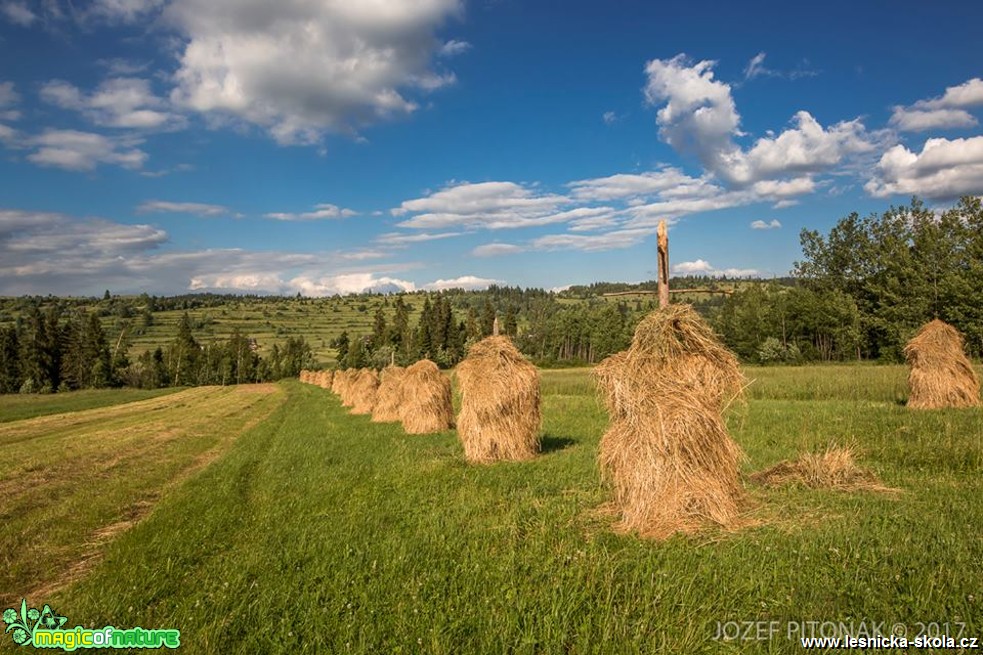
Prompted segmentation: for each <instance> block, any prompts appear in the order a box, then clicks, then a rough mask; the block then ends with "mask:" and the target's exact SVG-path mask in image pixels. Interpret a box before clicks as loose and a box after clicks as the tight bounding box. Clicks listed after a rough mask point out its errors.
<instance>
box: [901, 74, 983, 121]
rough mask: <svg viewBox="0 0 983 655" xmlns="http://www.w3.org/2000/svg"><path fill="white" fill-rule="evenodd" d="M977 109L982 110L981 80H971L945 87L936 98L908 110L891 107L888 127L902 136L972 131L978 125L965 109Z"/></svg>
mask: <svg viewBox="0 0 983 655" xmlns="http://www.w3.org/2000/svg"><path fill="white" fill-rule="evenodd" d="M979 106H983V80H981V79H980V78H978V77H974V78H973V79H971V80H967V81H966V82H963V83H962V84H959V85H957V86H950V87H948V88H947V89H946V90H945V93H944V94H942V95H941V96H939V97H937V98H929V99H927V100H919V101H918V102H916V103H914V104H913V105H911V106H909V107H903V106H897V107H895V108H894V111H893V113H892V114H891V125H893V126H894V127H896V128H897V129H899V130H901V131H902V132H924V131H925V130H932V129H953V128H963V127H974V126H975V125H977V124H978V122H977V120H976V118H974V117H973V116H972V114H970V113H969V112H967V111H966V109H967V108H970V107H979Z"/></svg>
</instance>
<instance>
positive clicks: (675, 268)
mask: <svg viewBox="0 0 983 655" xmlns="http://www.w3.org/2000/svg"><path fill="white" fill-rule="evenodd" d="M672 272H673V273H676V274H678V275H709V276H712V277H724V276H726V277H758V276H759V275H761V272H760V271H758V270H757V269H754V268H724V269H718V268H716V267H714V266H713V265H712V264H711V263H710V262H708V261H706V260H705V259H697V260H695V261H691V262H679V263H678V264H673V265H672Z"/></svg>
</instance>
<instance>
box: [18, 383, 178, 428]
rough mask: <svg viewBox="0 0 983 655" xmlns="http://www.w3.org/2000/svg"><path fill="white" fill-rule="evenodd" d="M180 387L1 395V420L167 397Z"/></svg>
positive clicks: (22, 418)
mask: <svg viewBox="0 0 983 655" xmlns="http://www.w3.org/2000/svg"><path fill="white" fill-rule="evenodd" d="M178 390H179V389H177V388H173V389H84V390H82V391H70V392H66V393H57V394H0V423H7V422H9V421H22V420H24V419H28V418H34V417H36V416H47V415H48V414H63V413H65V412H80V411H83V410H86V409H95V408H97V407H111V406H113V405H122V404H125V403H132V402H136V401H138V400H147V399H150V398H156V397H158V396H166V395H167V394H170V393H174V392H176V391H178Z"/></svg>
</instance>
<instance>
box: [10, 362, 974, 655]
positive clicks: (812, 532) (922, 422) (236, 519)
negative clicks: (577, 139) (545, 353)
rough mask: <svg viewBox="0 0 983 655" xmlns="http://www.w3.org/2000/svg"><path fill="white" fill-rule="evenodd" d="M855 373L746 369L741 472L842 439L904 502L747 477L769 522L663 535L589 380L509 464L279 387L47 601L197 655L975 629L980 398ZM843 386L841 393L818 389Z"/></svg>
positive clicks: (554, 403) (622, 649) (711, 644)
mask: <svg viewBox="0 0 983 655" xmlns="http://www.w3.org/2000/svg"><path fill="white" fill-rule="evenodd" d="M845 368H847V369H851V370H844V369H841V368H834V369H831V370H827V371H825V374H823V371H819V372H818V373H817V376H816V377H810V376H809V375H804V376H803V377H802V379H796V378H786V377H784V376H785V373H784V370H785V369H758V370H752V371H750V374H751V377H756V378H757V379H758V382H757V383H756V385H757V390H756V391H755V392H754V395H752V396H751V398H750V399H749V400H748V402H747V404H746V406H744V407H743V408H738V410H737V411H736V412H735V413H734V414H733V415H732V417H731V421H730V423H731V428H732V431H733V434H734V436H735V439H736V440H737V441H738V442H739V443H740V444H741V445H742V446H743V447H744V448H745V450H746V452H747V454H748V461H747V463H746V465H745V471H746V472H748V471H751V470H757V469H761V468H764V467H766V466H769V465H771V464H773V463H775V462H776V461H778V460H780V459H784V458H788V457H792V456H794V455H796V454H797V453H799V452H801V451H803V450H818V449H821V448H824V447H825V446H826V445H828V444H829V443H830V442H832V441H836V442H839V443H850V444H853V445H856V446H857V447H858V448H859V450H860V452H861V454H862V458H863V463H864V464H866V465H868V466H871V467H872V468H874V469H875V470H876V472H877V473H878V474H879V475H880V477H881V478H882V479H883V480H884V482H885V483H886V484H888V485H890V486H893V487H897V488H899V489H901V492H900V493H898V494H870V493H864V494H843V493H837V492H831V491H809V490H805V489H800V488H785V489H764V488H758V487H751V488H750V489H751V492H750V493H751V497H752V500H753V502H754V507H753V508H752V509H751V510H750V513H749V518H750V519H752V520H753V521H755V522H756V523H757V525H756V527H750V528H746V529H744V530H742V531H739V532H736V533H720V532H714V531H710V532H707V533H704V534H701V535H700V536H698V537H696V538H681V537H676V538H673V539H671V540H669V541H667V542H664V543H653V542H644V541H640V540H638V539H636V538H634V537H631V536H621V535H616V534H614V533H612V532H611V531H610V529H609V524H610V517H608V516H605V515H604V514H603V513H599V512H598V511H597V508H598V507H599V506H601V505H602V503H603V502H604V500H605V499H606V498H607V493H606V491H605V488H604V486H603V484H602V482H601V481H600V480H599V477H598V472H597V467H596V462H595V458H596V452H597V443H598V439H599V437H600V435H601V433H602V432H603V430H604V427H605V424H606V418H605V416H604V412H603V410H602V409H601V407H600V405H599V403H598V402H597V400H596V398H595V396H594V394H593V392H592V391H591V387H590V384H589V381H588V379H587V376H586V373H585V371H582V370H581V371H555V372H553V371H551V372H544V374H543V380H544V385H543V391H544V397H543V402H544V419H545V422H544V444H545V452H544V454H543V455H542V456H541V457H539V458H537V459H535V460H533V461H530V462H524V463H517V464H498V465H494V466H468V465H466V464H465V463H464V462H463V460H462V457H461V451H460V447H459V444H458V443H457V441H456V437H455V435H454V433H453V432H448V433H444V434H441V435H436V436H428V437H420V436H414V437H410V436H406V435H404V434H403V433H402V432H401V430H400V429H399V427H398V426H396V425H379V424H372V423H370V422H369V421H368V419H367V417H358V416H350V415H348V414H347V412H346V411H345V410H344V409H343V408H341V407H340V405H339V404H338V401H337V399H336V398H335V397H334V396H332V395H331V394H330V393H329V392H327V391H325V390H323V389H319V388H316V387H313V386H311V385H301V384H299V383H294V382H287V383H283V384H282V385H281V386H282V388H283V389H284V391H285V392H286V395H287V398H286V401H285V402H284V403H283V404H282V405H280V406H279V407H277V408H276V409H275V410H274V411H273V413H272V414H271V415H270V417H269V418H268V419H267V420H265V421H263V422H262V423H260V424H258V425H257V426H255V427H254V428H253V429H252V430H250V431H248V432H247V433H246V434H244V435H243V436H242V437H241V438H239V439H238V440H237V441H235V443H233V444H232V445H231V447H230V449H229V450H228V454H227V455H225V456H224V457H222V458H221V459H219V460H218V461H216V462H214V463H213V464H212V465H211V466H209V467H208V468H206V469H205V470H204V471H202V472H201V473H200V474H199V475H197V476H195V477H193V478H192V479H190V480H188V481H187V482H186V483H185V484H183V485H181V486H180V487H177V488H175V489H173V491H171V492H170V493H168V494H167V495H166V496H165V497H164V498H163V500H162V501H161V503H160V504H159V506H158V507H157V509H156V510H155V511H154V513H153V514H152V515H151V516H150V517H149V518H148V519H147V520H146V521H144V522H142V523H140V524H139V525H137V526H136V527H135V528H133V529H132V530H129V531H127V532H125V533H124V534H122V535H120V536H119V538H118V539H117V540H116V541H115V542H113V543H112V545H111V546H110V547H109V549H108V553H107V557H106V560H105V561H104V562H103V563H102V564H101V565H99V566H97V567H96V568H95V570H94V571H93V572H92V573H91V575H89V576H88V577H86V578H85V579H83V580H81V581H80V582H79V583H78V584H76V585H74V586H72V587H70V588H69V589H67V590H65V591H63V592H61V593H58V594H53V595H51V596H46V597H45V598H38V599H36V602H50V603H51V604H52V606H54V607H56V608H57V609H58V610H59V611H61V612H62V613H64V614H66V615H68V616H69V617H71V620H72V621H77V622H79V623H82V624H84V625H92V626H103V625H106V624H112V625H116V626H121V627H128V626H134V625H140V626H143V627H174V628H179V629H181V630H182V643H183V644H184V647H185V648H186V649H188V650H189V652H201V653H212V652H214V653H248V652H270V653H276V652H300V653H322V652H332V653H348V652H357V653H378V652H392V653H411V652H412V653H415V652H432V653H459V652H475V653H502V652H515V653H554V652H555V653H560V652H568V653H569V652H573V653H594V652H603V653H611V652H618V653H642V652H685V653H704V652H720V651H721V650H722V649H725V648H727V649H729V650H733V651H734V652H798V651H799V648H798V644H797V643H793V642H789V641H786V640H785V639H784V637H783V636H781V637H776V639H774V640H770V641H762V642H742V643H731V644H721V643H719V642H716V641H714V640H713V635H714V633H715V630H716V624H717V622H726V621H751V620H763V621H778V622H781V623H782V624H783V625H785V622H804V621H836V622H840V621H843V622H847V621H851V620H852V621H855V622H856V621H861V620H866V621H868V622H870V621H885V622H887V625H891V624H892V623H893V622H904V623H907V624H908V625H910V626H913V627H914V626H915V624H916V623H918V622H922V623H925V622H931V621H938V622H943V621H949V622H961V623H966V624H967V626H966V628H965V629H966V631H967V634H968V635H970V636H983V621H981V616H983V612H981V603H983V541H981V540H980V538H979V527H978V526H979V525H981V524H983V503H980V502H979V498H980V497H981V492H983V478H981V476H980V473H981V472H983V419H981V415H980V412H978V411H936V412H911V411H908V410H906V409H905V408H904V407H902V406H900V405H898V404H897V403H896V402H895V401H894V394H895V390H894V386H893V382H892V381H891V380H892V378H891V377H890V376H887V375H885V376H884V377H883V378H876V376H875V377H874V378H871V380H870V381H869V385H867V386H865V385H852V384H851V382H850V380H849V379H848V378H849V376H850V375H851V371H852V369H853V367H845ZM773 371H780V372H779V373H775V374H774V375H773V374H772V372H773ZM898 371H901V369H898V370H897V371H896V372H898ZM877 375H879V374H877ZM830 377H833V378H836V379H839V380H840V382H841V385H840V386H839V388H841V389H842V390H843V393H842V394H840V395H839V396H838V395H837V392H836V389H837V388H838V387H837V386H836V385H832V386H830V387H829V388H828V389H829V390H828V391H826V392H824V394H825V396H827V397H823V395H824V394H822V393H818V392H817V390H821V389H826V388H827V387H825V386H823V384H821V383H822V382H823V381H824V380H826V379H828V378H830ZM790 387H792V388H790ZM754 388H755V387H753V386H752V389H754ZM810 388H813V389H814V392H813V393H811V394H810V391H809V389H810ZM768 389H774V390H775V393H770V392H768ZM769 396H770V397H769ZM776 396H777V397H776ZM797 397H803V398H807V399H803V400H798V399H796V398H797ZM187 411H188V412H189V413H194V412H196V410H195V409H194V406H193V405H192V406H189V407H188V408H187ZM4 531H5V533H6V532H7V531H8V528H7V527H6V526H5V527H4ZM44 553H45V550H44V546H43V544H42V545H41V546H39V550H38V554H39V555H44ZM29 600H30V601H31V602H35V599H33V598H32V599H29Z"/></svg>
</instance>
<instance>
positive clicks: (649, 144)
mask: <svg viewBox="0 0 983 655" xmlns="http://www.w3.org/2000/svg"><path fill="white" fill-rule="evenodd" d="M571 11H572V12H573V13H578V12H581V13H585V14H586V13H589V12H591V11H593V12H598V10H597V9H596V8H593V9H592V8H590V7H588V6H587V5H583V6H581V5H580V4H579V3H573V5H572V9H571ZM618 11H620V10H618V9H611V10H609V13H608V14H605V13H604V12H601V13H597V14H596V20H597V22H599V23H600V24H604V22H605V20H606V18H607V17H608V16H610V17H611V18H616V16H615V14H616V13H617V12H618ZM692 11H693V16H692V17H691V19H692V20H693V21H699V20H700V17H699V8H698V7H694V8H693V10H692ZM967 11H973V10H969V9H968V10H967ZM516 12H520V13H521V10H518V9H516V8H509V7H496V6H490V7H485V8H479V7H477V6H472V5H470V4H468V3H466V2H464V1H462V0H366V1H365V2H359V3H347V2H334V1H330V2H325V1H322V0H295V1H293V2H290V3H287V4H283V3H263V2H256V3H248V4H246V5H243V4H242V3H241V2H235V1H233V0H125V1H124V0H91V1H89V2H83V3H68V2H60V1H58V0H48V1H46V2H28V1H27V0H0V53H2V54H3V56H4V57H6V58H7V60H8V61H17V62H18V64H17V66H16V67H15V69H13V70H8V71H6V72H5V73H4V74H3V76H0V152H2V153H3V161H0V176H2V179H5V180H7V181H9V182H10V184H5V187H6V189H5V190H4V191H2V192H0V294H3V295H19V294H28V293H56V294H95V293H101V290H102V289H104V288H112V289H114V290H116V291H120V292H139V291H148V292H155V293H181V292H187V291H206V290H207V291H226V292H242V293H275V294H295V293H302V294H304V295H311V296H318V295H330V294H345V293H358V292H363V291H377V292H395V291H412V290H418V289H446V288H452V287H463V288H469V289H475V288H482V287H485V286H488V285H489V284H521V285H523V286H540V287H544V288H551V287H553V288H556V287H560V286H563V285H566V284H569V283H570V282H576V283H584V282H589V281H592V280H597V279H602V278H603V279H643V278H645V277H651V275H652V266H653V264H652V258H651V256H650V253H649V250H651V247H650V246H651V239H652V236H653V235H654V233H655V230H656V228H657V225H658V223H659V221H661V220H667V221H668V222H669V223H670V224H671V225H672V226H673V231H674V232H675V233H676V235H677V239H676V240H674V247H673V253H674V259H675V260H678V261H674V262H673V266H672V270H673V272H674V273H676V274H680V275H713V276H719V275H727V276H766V275H783V274H785V273H786V272H787V271H788V268H789V265H790V263H791V261H792V260H793V259H795V258H796V254H797V253H796V244H797V241H796V239H797V237H796V235H797V232H798V229H800V228H802V227H810V228H816V227H819V228H822V227H824V226H829V225H831V223H832V221H835V219H836V218H838V216H839V215H842V214H843V213H846V210H847V209H848V208H849V210H851V211H852V210H853V209H856V208H860V209H863V208H877V207H883V206H885V203H887V202H898V201H900V202H904V201H906V200H907V199H908V198H910V197H911V196H913V195H918V196H920V197H922V198H925V199H927V200H928V201H929V202H931V203H936V204H938V205H940V206H944V205H945V204H946V203H950V202H952V201H953V200H954V199H956V198H958V197H959V196H961V195H983V135H981V134H979V114H980V112H981V111H983V80H981V78H980V71H978V70H973V69H972V66H973V60H972V59H971V58H967V57H961V58H960V55H961V53H962V51H960V50H958V48H960V47H961V46H959V45H958V43H957V39H949V40H947V41H946V44H944V45H943V46H940V47H943V48H952V49H953V50H952V51H951V52H944V53H942V54H943V55H944V56H947V57H950V59H953V60H957V61H959V62H960V66H958V67H957V66H953V67H952V69H953V70H952V71H947V72H946V74H945V75H941V74H939V73H938V71H937V70H936V69H932V68H931V67H927V68H926V69H925V70H922V71H919V70H917V67H915V68H912V67H911V66H909V67H907V68H906V69H905V70H904V71H899V72H902V73H905V74H907V75H908V77H909V80H908V82H909V83H908V84H900V83H899V84H896V85H893V86H891V85H887V84H875V83H872V82H871V81H869V80H868V79H866V78H864V73H863V72H862V71H863V70H864V67H865V66H869V65H871V62H869V61H866V60H865V61H858V62H844V61H843V60H842V59H841V57H842V54H841V53H838V52H837V53H834V52H833V51H832V50H827V51H820V52H818V54H813V53H810V52H807V51H805V46H803V51H802V52H799V51H797V50H796V49H795V47H794V46H789V45H788V44H787V43H784V44H783V45H779V44H778V42H777V41H776V42H774V43H767V44H766V45H768V48H765V49H762V47H761V45H762V44H761V43H748V42H747V39H737V38H732V39H731V41H732V42H731V43H729V44H728V47H727V48H726V51H727V52H730V53H734V56H733V57H731V58H729V59H725V58H720V59H708V58H701V57H700V56H698V55H699V53H700V52H706V51H708V50H713V51H715V52H716V51H718V49H716V48H712V47H710V46H711V44H713V43H716V42H717V41H714V40H713V36H714V35H713V34H712V33H711V34H708V35H707V36H706V37H705V39H703V38H700V37H697V36H694V37H692V41H693V43H692V44H689V47H686V48H685V49H683V48H679V50H674V51H672V52H660V51H659V49H655V50H654V51H653V50H652V49H651V48H649V46H648V45H644V44H647V43H649V41H650V40H651V36H652V35H651V34H650V33H649V32H648V31H647V30H646V29H645V28H646V26H648V27H653V26H656V25H657V23H656V22H655V21H654V17H652V18H653V20H652V21H647V20H645V19H644V18H643V19H640V20H639V25H638V30H637V33H626V34H620V35H618V43H620V44H622V45H624V44H637V45H638V47H637V48H631V47H624V48H619V49H617V51H616V50H614V49H612V51H611V52H612V54H610V55H608V56H604V55H603V54H602V55H596V53H595V54H591V56H596V60H593V59H592V60H591V65H592V66H593V67H594V68H596V69H598V70H600V71H601V73H600V76H599V77H597V78H592V81H591V86H590V87H588V88H585V89H582V90H581V91H580V92H577V89H578V87H576V86H570V84H568V82H567V81H566V80H567V79H569V72H568V70H569V69H570V67H571V66H573V65H574V64H575V63H576V62H583V61H584V57H586V56H588V55H586V54H583V52H582V51H581V50H578V49H577V48H576V46H575V45H572V44H574V43H575V42H576V39H575V38H573V37H575V36H576V34H567V33H565V30H566V29H567V27H566V25H565V23H564V21H563V17H561V16H555V15H553V16H551V15H548V14H547V15H542V16H540V15H537V14H533V13H532V12H530V13H529V14H522V15H521V16H520V15H519V14H517V13H516ZM520 17H521V18H525V19H526V20H525V22H524V23H523V24H526V25H528V26H529V27H530V29H532V31H535V29H534V28H536V27H541V28H543V29H545V28H546V26H547V25H550V26H551V28H552V29H554V30H556V31H557V32H559V34H560V35H561V37H562V39H561V41H559V42H560V43H566V44H567V46H566V47H567V48H569V50H568V51H564V50H562V49H560V48H557V50H556V51H548V52H546V51H542V50H539V49H537V48H538V47H539V46H537V45H536V43H537V42H536V40H535V38H533V37H532V36H530V39H529V41H528V42H525V41H523V40H522V36H521V35H519V34H513V35H512V37H511V38H513V39H515V41H514V42H509V41H508V39H506V38H504V37H503V36H502V35H503V34H505V32H503V31H502V30H503V29H505V28H503V25H511V24H514V22H515V21H516V20H517V19H518V18H520ZM915 19H916V18H915V17H913V18H912V20H915ZM679 20H683V21H685V20H689V19H687V18H685V17H684V18H680V19H679ZM748 20H749V21H750V20H753V16H752V17H749V18H748ZM787 20H788V21H789V25H791V24H792V23H794V21H795V17H794V16H790V17H788V18H787ZM720 21H721V25H722V26H723V25H725V24H726V23H727V20H726V17H721V18H720ZM577 24H578V23H577V22H576V21H571V23H570V25H577ZM947 27H952V26H951V25H949V26H947ZM669 28H671V26H669V27H666V28H664V29H669ZM569 29H577V28H575V27H571V28H569ZM684 31H685V30H684ZM710 32H713V30H712V29H711V30H710ZM558 38H560V37H558ZM598 38H601V37H598ZM762 38H764V37H762ZM803 38H805V37H803ZM742 41H743V42H742ZM792 42H794V39H793V40H792ZM96 43H101V44H105V45H104V47H100V48H99V50H98V51H99V52H100V56H99V57H95V56H93V57H91V58H90V59H86V58H85V57H81V58H80V57H78V53H79V52H87V51H90V50H91V51H95V44H96ZM879 43H881V44H882V45H883V47H885V48H886V47H888V45H889V41H888V39H887V36H885V37H884V38H883V40H882V41H880V42H879ZM680 45H685V44H680ZM816 47H818V46H816ZM645 49H648V50H649V52H650V53H651V54H650V57H649V58H644V57H643V58H637V57H634V56H632V55H630V54H621V53H623V52H625V51H629V52H631V51H633V50H638V51H644V50H645ZM106 52H110V53H111V54H110V56H107V55H106ZM615 52H618V53H619V54H617V55H615V54H613V53H615ZM737 53H745V54H744V55H743V56H741V57H738V56H737ZM807 54H808V55H809V56H808V57H806V55H807ZM513 60H514V61H513ZM529 61H536V62H537V66H533V67H530V66H528V65H527V62H529ZM773 62H774V63H773ZM848 64H849V65H848ZM900 65H901V64H900V63H899V64H898V66H900ZM626 74H627V75H628V77H626ZM631 74H634V75H635V77H634V78H632V77H630V75H631ZM584 75H588V73H587V72H585V73H584ZM564 76H566V77H564ZM4 77H6V78H7V79H4ZM625 79H628V80H632V79H633V80H634V81H633V82H624V81H622V80H625ZM941 80H944V82H943V81H941ZM553 84H555V88H554V87H553V86H551V85H553ZM601 85H603V87H601ZM874 87H876V88H874ZM836 88H864V89H868V90H869V92H868V93H867V97H865V98H863V99H862V101H861V100H857V101H856V102H852V101H851V94H849V93H844V94H842V96H843V97H839V96H836V97H834V96H833V95H832V94H830V89H836ZM598 117H600V118H601V119H600V120H598ZM526 122H528V123H529V124H532V125H537V126H540V125H548V128H545V129H543V128H537V129H533V128H528V129H527V128H524V127H523V126H524V124H525V123H526ZM587 125H590V127H585V126H587ZM553 135H555V140H553V141H544V139H547V138H552V137H553ZM564 147H568V148H569V149H570V150H571V152H573V153H575V154H576V156H570V155H566V154H564V153H563V152H557V150H560V149H562V148H564ZM816 207H819V208H821V209H819V210H817V209H815V208H816ZM817 214H821V215H819V216H817ZM790 228H791V229H790ZM711 261H712V262H714V264H711V263H710V262H711Z"/></svg>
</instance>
